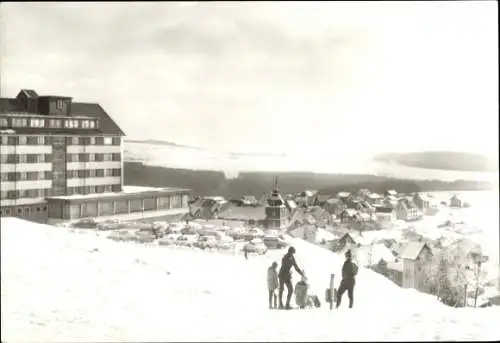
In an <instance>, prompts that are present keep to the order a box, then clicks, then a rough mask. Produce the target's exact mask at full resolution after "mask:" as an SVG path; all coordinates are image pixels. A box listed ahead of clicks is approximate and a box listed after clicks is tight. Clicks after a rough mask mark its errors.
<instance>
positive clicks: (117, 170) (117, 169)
mask: <svg viewBox="0 0 500 343" xmlns="http://www.w3.org/2000/svg"><path fill="white" fill-rule="evenodd" d="M121 171H122V170H121V169H119V168H115V169H113V176H121Z"/></svg>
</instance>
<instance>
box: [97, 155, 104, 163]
mask: <svg viewBox="0 0 500 343" xmlns="http://www.w3.org/2000/svg"><path fill="white" fill-rule="evenodd" d="M95 160H96V162H102V161H104V154H95Z"/></svg>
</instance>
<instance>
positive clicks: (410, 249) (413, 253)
mask: <svg viewBox="0 0 500 343" xmlns="http://www.w3.org/2000/svg"><path fill="white" fill-rule="evenodd" d="M424 248H427V249H429V250H431V249H430V248H429V246H428V245H427V244H426V243H423V242H410V243H408V245H406V247H405V249H404V250H403V253H402V254H401V258H403V259H409V260H416V259H417V258H418V257H419V256H420V253H421V252H422V250H423V249H424Z"/></svg>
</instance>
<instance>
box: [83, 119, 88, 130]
mask: <svg viewBox="0 0 500 343" xmlns="http://www.w3.org/2000/svg"><path fill="white" fill-rule="evenodd" d="M89 127H90V122H89V120H82V128H83V129H88V128H89Z"/></svg>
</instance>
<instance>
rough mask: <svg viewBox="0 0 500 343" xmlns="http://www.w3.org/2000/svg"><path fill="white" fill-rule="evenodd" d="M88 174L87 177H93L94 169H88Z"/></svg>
mask: <svg viewBox="0 0 500 343" xmlns="http://www.w3.org/2000/svg"><path fill="white" fill-rule="evenodd" d="M88 173H89V177H95V169H89V170H88Z"/></svg>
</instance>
